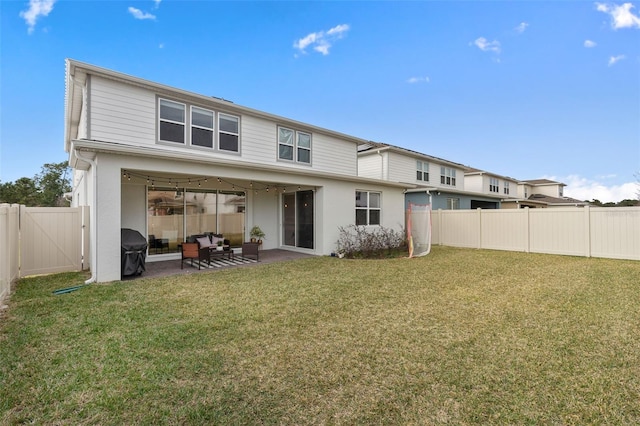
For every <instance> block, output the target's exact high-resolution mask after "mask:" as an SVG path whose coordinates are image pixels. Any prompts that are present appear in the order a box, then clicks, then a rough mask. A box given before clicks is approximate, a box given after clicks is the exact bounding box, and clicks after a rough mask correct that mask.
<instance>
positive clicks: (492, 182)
mask: <svg viewBox="0 0 640 426" xmlns="http://www.w3.org/2000/svg"><path fill="white" fill-rule="evenodd" d="M489 192H500V181H499V180H498V179H496V178H489Z"/></svg>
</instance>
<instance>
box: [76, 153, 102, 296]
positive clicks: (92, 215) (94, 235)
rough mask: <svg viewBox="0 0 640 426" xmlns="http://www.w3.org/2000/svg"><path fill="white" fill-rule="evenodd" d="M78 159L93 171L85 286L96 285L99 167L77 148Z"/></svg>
mask: <svg viewBox="0 0 640 426" xmlns="http://www.w3.org/2000/svg"><path fill="white" fill-rule="evenodd" d="M75 152H76V157H78V158H79V159H80V160H82V161H86V162H87V163H89V164H91V168H92V169H93V179H92V181H93V194H92V196H91V197H92V204H93V205H92V206H90V207H89V238H90V240H89V241H90V242H91V247H90V250H91V277H90V278H89V279H88V280H86V281H85V282H84V283H85V284H91V283H95V282H96V280H97V277H98V272H97V269H98V259H97V257H98V256H97V253H96V250H97V247H98V234H97V232H96V229H97V227H96V216H97V214H96V213H97V212H96V210H97V204H98V165H97V164H96V162H95V161H94V160H92V159H91V158H88V157H83V156H82V155H80V151H79V150H78V149H77V148H76V149H75Z"/></svg>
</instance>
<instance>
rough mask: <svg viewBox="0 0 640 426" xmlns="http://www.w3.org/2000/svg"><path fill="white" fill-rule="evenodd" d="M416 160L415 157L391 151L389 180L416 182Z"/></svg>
mask: <svg viewBox="0 0 640 426" xmlns="http://www.w3.org/2000/svg"><path fill="white" fill-rule="evenodd" d="M416 161H417V160H416V159H415V158H413V157H408V156H406V155H401V154H397V153H395V152H390V153H389V172H388V177H389V180H390V181H392V182H416Z"/></svg>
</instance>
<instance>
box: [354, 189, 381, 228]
mask: <svg viewBox="0 0 640 426" xmlns="http://www.w3.org/2000/svg"><path fill="white" fill-rule="evenodd" d="M356 225H380V193H379V192H370V191H356Z"/></svg>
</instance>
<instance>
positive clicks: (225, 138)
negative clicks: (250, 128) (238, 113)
mask: <svg viewBox="0 0 640 426" xmlns="http://www.w3.org/2000/svg"><path fill="white" fill-rule="evenodd" d="M218 128H219V129H220V130H219V131H218V148H219V149H221V150H222V151H232V152H239V151H240V144H239V140H240V119H239V118H238V117H235V116H233V115H228V114H218Z"/></svg>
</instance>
